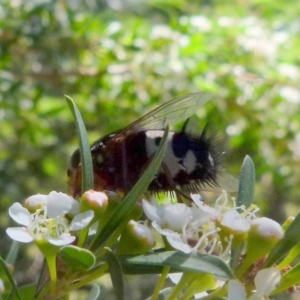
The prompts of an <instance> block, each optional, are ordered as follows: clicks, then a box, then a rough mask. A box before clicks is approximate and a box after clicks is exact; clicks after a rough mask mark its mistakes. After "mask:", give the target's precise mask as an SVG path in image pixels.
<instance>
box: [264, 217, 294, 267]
mask: <svg viewBox="0 0 300 300" xmlns="http://www.w3.org/2000/svg"><path fill="white" fill-rule="evenodd" d="M299 228H300V213H299V214H298V215H297V216H296V217H295V219H294V220H293V222H292V223H291V225H290V226H289V227H288V228H287V230H286V232H285V233H284V237H283V239H282V240H281V241H279V243H278V244H277V245H276V246H275V248H274V249H273V250H272V251H271V252H270V254H269V256H268V258H267V261H266V263H265V266H266V267H270V266H272V265H273V264H274V263H278V262H279V261H280V260H281V259H282V258H283V256H284V255H285V254H286V253H287V252H288V251H290V250H291V249H292V248H293V247H294V246H295V245H296V244H298V243H299V242H300V230H299Z"/></svg>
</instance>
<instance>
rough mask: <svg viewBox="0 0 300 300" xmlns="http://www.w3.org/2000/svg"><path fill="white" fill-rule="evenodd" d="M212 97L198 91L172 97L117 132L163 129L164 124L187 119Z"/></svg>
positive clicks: (173, 123)
mask: <svg viewBox="0 0 300 300" xmlns="http://www.w3.org/2000/svg"><path fill="white" fill-rule="evenodd" d="M213 97H214V95H212V94H209V93H202V92H199V93H193V94H188V95H185V96H182V97H179V98H176V99H173V100H171V101H169V102H167V103H165V104H163V105H161V106H160V107H158V108H156V109H154V110H152V111H151V112H149V113H148V114H146V115H144V116H143V117H142V118H140V119H138V120H136V121H135V122H133V123H131V124H130V125H128V126H127V127H125V128H124V129H123V130H121V132H120V133H119V134H120V135H122V134H123V135H124V134H125V135H126V134H129V133H131V132H136V131H141V130H146V129H147V130H149V129H152V130H154V129H164V128H165V126H166V124H169V125H170V126H173V125H175V124H177V123H179V122H180V121H184V120H186V119H188V118H189V117H190V116H191V115H193V114H194V113H195V112H196V111H197V109H198V108H200V107H201V106H203V105H204V104H205V103H207V102H209V101H210V100H211V99H212V98H213Z"/></svg>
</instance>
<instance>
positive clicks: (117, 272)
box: [105, 248, 124, 300]
mask: <svg viewBox="0 0 300 300" xmlns="http://www.w3.org/2000/svg"><path fill="white" fill-rule="evenodd" d="M105 249H106V251H107V254H106V257H107V262H108V265H109V273H110V277H111V281H112V284H113V287H114V292H115V295H116V299H117V300H123V299H124V281H123V271H122V266H121V264H120V262H119V260H118V258H117V256H116V255H115V254H114V253H113V252H112V251H111V250H110V249H108V248H105Z"/></svg>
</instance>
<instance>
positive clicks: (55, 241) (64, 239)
mask: <svg viewBox="0 0 300 300" xmlns="http://www.w3.org/2000/svg"><path fill="white" fill-rule="evenodd" d="M75 239H76V237H75V236H72V235H70V234H69V233H63V234H62V235H60V236H59V237H58V238H54V237H52V236H46V240H47V241H48V242H49V243H50V244H52V245H55V246H64V245H68V244H71V243H73V242H74V241H75Z"/></svg>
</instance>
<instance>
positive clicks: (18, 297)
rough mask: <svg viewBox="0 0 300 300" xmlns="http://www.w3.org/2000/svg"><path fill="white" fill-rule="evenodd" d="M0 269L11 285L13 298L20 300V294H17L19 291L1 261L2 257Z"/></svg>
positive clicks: (3, 262)
mask: <svg viewBox="0 0 300 300" xmlns="http://www.w3.org/2000/svg"><path fill="white" fill-rule="evenodd" d="M0 268H1V269H2V270H3V271H4V273H5V275H6V277H7V279H8V281H9V283H10V284H11V287H12V292H13V293H14V295H15V298H16V299H17V300H22V299H23V298H22V296H21V295H20V292H19V289H18V287H17V285H16V282H15V280H14V278H13V277H12V275H11V273H10V271H9V269H8V267H7V265H6V263H5V261H4V260H3V259H2V257H0Z"/></svg>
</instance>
